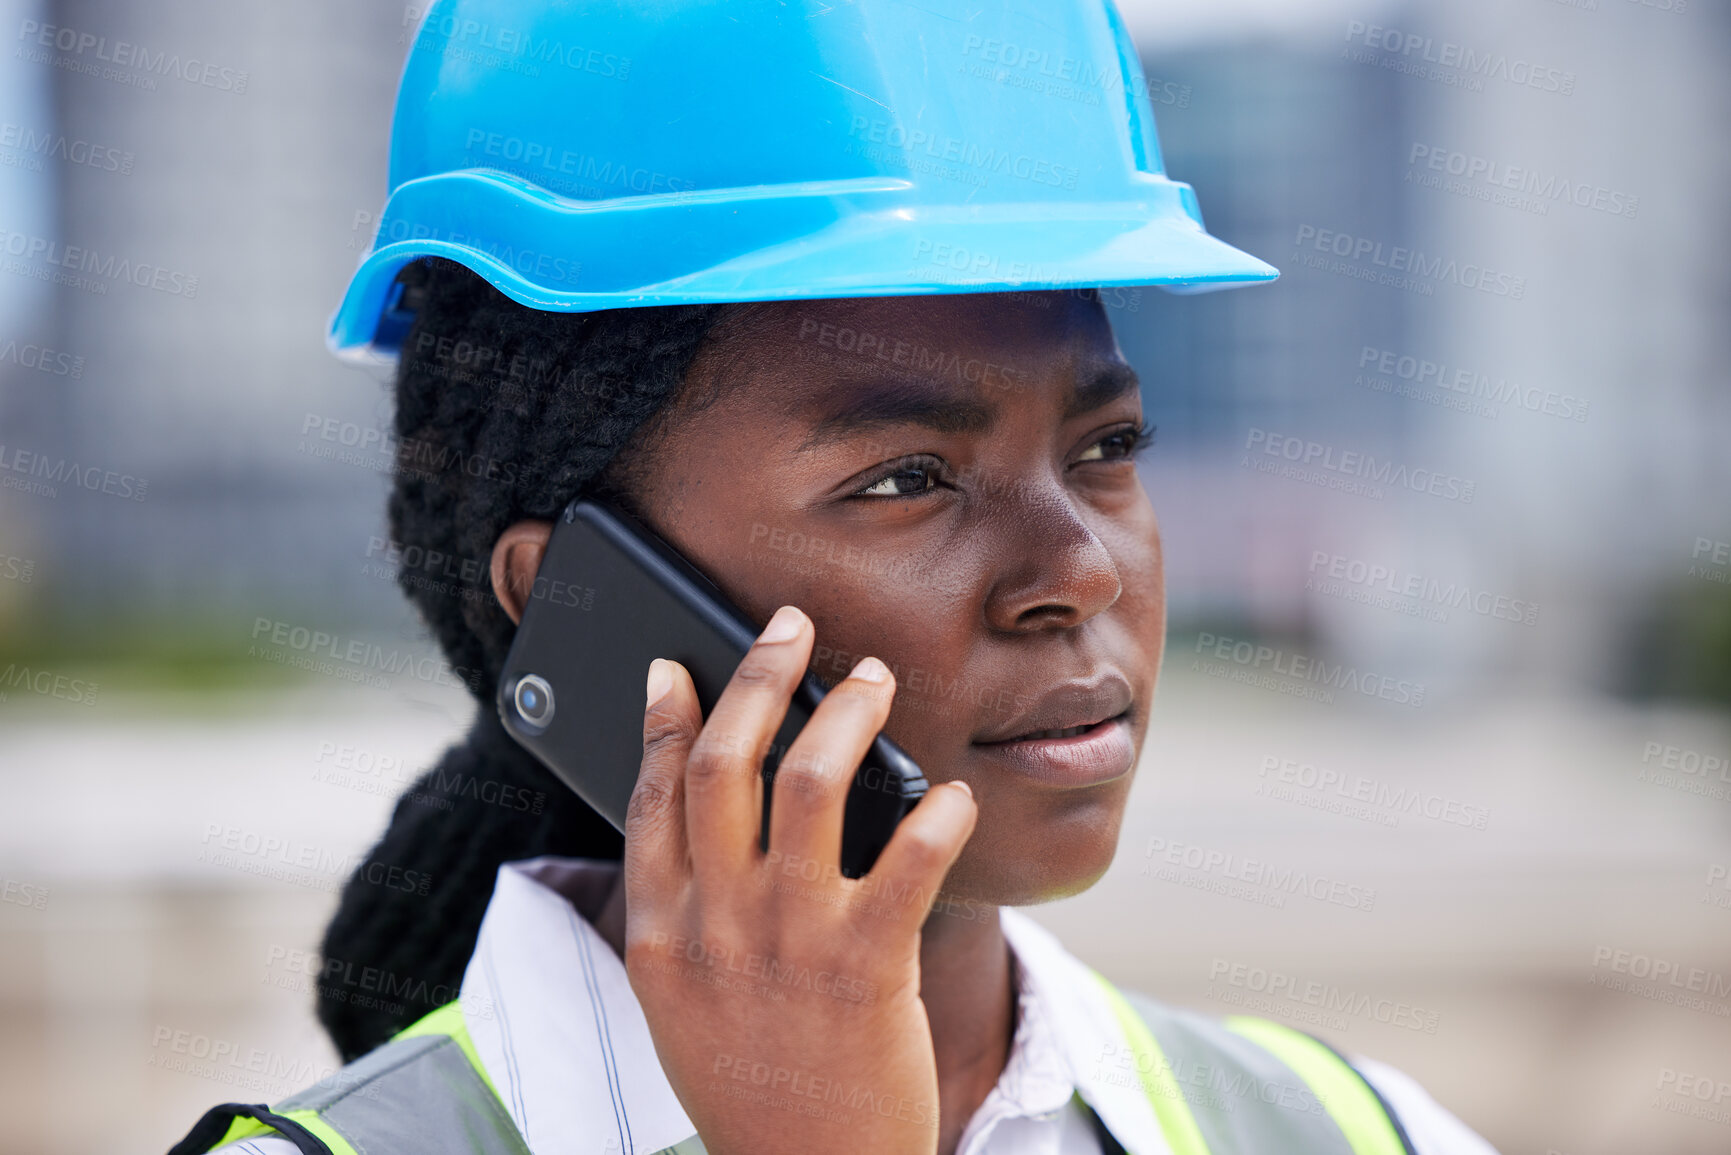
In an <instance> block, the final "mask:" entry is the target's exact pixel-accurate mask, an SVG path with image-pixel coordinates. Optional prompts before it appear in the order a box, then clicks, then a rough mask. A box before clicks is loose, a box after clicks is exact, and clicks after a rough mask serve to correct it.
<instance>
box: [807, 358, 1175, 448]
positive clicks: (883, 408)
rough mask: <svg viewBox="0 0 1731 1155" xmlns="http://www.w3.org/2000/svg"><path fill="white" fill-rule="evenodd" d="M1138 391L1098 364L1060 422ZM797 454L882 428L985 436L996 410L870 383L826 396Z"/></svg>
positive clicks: (1116, 369)
mask: <svg viewBox="0 0 1731 1155" xmlns="http://www.w3.org/2000/svg"><path fill="white" fill-rule="evenodd" d="M1139 388H1141V381H1140V379H1139V378H1137V376H1136V371H1135V370H1134V369H1132V368H1130V366H1128V365H1126V364H1124V363H1123V362H1121V361H1117V362H1113V361H1107V362H1099V363H1097V364H1096V365H1094V366H1093V367H1092V368H1091V369H1090V370H1089V371H1088V375H1087V376H1086V377H1085V378H1084V379H1083V381H1082V382H1081V384H1079V385H1078V386H1076V388H1074V389H1073V390H1072V391H1071V393H1070V396H1069V398H1068V399H1067V400H1066V401H1065V403H1064V412H1063V415H1062V419H1063V420H1065V421H1068V420H1070V419H1071V418H1073V417H1079V416H1081V415H1082V414H1084V413H1090V412H1092V411H1093V410H1095V409H1099V408H1101V407H1103V406H1106V405H1109V404H1111V403H1112V402H1113V401H1116V400H1118V399H1119V398H1120V397H1123V396H1124V395H1125V394H1127V393H1133V392H1135V391H1136V390H1137V389H1139ZM832 397H833V398H836V399H837V403H834V404H832V405H829V406H826V407H825V409H824V411H823V416H822V417H820V418H819V419H818V421H817V423H816V424H815V425H814V426H813V427H812V431H811V433H809V434H808V435H807V436H806V438H805V440H804V441H803V442H802V443H801V444H800V446H799V450H798V452H801V453H804V452H807V451H809V450H813V449H818V448H821V447H822V446H825V445H828V444H830V443H831V442H835V441H841V440H844V439H846V438H848V437H853V436H857V435H859V434H861V433H866V432H869V431H871V430H873V429H878V428H882V427H883V426H886V425H920V426H924V427H925V428H927V429H931V430H934V431H936V432H938V433H986V432H989V431H990V430H991V428H992V425H993V424H994V423H995V422H996V421H997V419H998V408H997V406H995V405H988V404H987V403H985V402H983V401H977V400H974V399H973V398H964V397H946V396H944V395H942V394H940V393H936V392H934V391H933V390H932V389H931V387H930V386H928V385H926V384H923V383H919V382H913V381H885V380H882V379H881V378H880V379H873V380H871V381H864V382H861V383H860V384H858V385H855V386H851V387H844V388H843V389H842V390H840V391H838V394H832Z"/></svg>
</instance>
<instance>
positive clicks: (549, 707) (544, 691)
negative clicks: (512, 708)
mask: <svg viewBox="0 0 1731 1155" xmlns="http://www.w3.org/2000/svg"><path fill="white" fill-rule="evenodd" d="M511 697H512V701H513V703H514V704H515V705H516V707H517V717H519V718H521V719H523V721H524V722H526V723H527V724H529V725H530V726H533V727H535V728H536V729H537V730H540V729H545V728H546V726H547V723H549V722H551V721H552V720H553V687H552V686H549V685H548V684H547V679H546V678H543V677H541V676H540V675H539V674H525V675H523V676H522V677H521V678H519V679H517V689H516V692H515V693H514V694H512V696H511Z"/></svg>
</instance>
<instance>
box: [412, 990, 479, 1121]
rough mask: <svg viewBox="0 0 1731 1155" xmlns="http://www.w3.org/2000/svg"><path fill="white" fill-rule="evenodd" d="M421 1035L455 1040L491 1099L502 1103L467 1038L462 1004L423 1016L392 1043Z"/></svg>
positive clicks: (467, 1029) (446, 1006)
mask: <svg viewBox="0 0 1731 1155" xmlns="http://www.w3.org/2000/svg"><path fill="white" fill-rule="evenodd" d="M421 1035H449V1036H450V1037H451V1038H453V1039H455V1040H457V1045H458V1046H459V1047H461V1048H463V1054H465V1055H467V1056H468V1058H469V1065H470V1066H471V1067H473V1068H475V1073H476V1074H477V1075H479V1076H481V1082H483V1083H485V1084H487V1090H489V1091H491V1092H493V1098H495V1099H498V1100H499V1102H500V1103H501V1104H502V1103H504V1101H505V1099H504V1096H502V1095H500V1094H499V1088H497V1087H495V1086H493V1080H492V1079H491V1078H489V1077H488V1075H487V1068H486V1067H484V1066H482V1065H481V1055H480V1053H479V1052H478V1051H476V1050H475V1040H474V1039H471V1038H470V1037H469V1024H468V1023H466V1022H464V1021H463V1004H462V1003H460V1002H450V1003H446V1004H445V1005H444V1006H442V1007H440V1008H439V1009H438V1010H436V1011H433V1012H432V1013H431V1014H428V1015H425V1016H423V1017H422V1018H421V1019H420V1020H419V1021H418V1022H416V1023H414V1024H413V1025H412V1026H409V1027H405V1028H403V1029H402V1030H401V1031H398V1032H397V1033H396V1034H395V1035H394V1036H392V1041H395V1040H396V1039H413V1038H418V1037H419V1036H421Z"/></svg>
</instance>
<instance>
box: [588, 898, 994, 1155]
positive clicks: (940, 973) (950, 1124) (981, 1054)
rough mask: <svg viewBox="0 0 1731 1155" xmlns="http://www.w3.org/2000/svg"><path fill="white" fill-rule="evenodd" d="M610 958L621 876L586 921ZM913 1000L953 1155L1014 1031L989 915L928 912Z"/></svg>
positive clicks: (619, 939) (983, 909)
mask: <svg viewBox="0 0 1731 1155" xmlns="http://www.w3.org/2000/svg"><path fill="white" fill-rule="evenodd" d="M594 926H595V929H596V931H598V932H599V933H600V935H601V937H602V938H604V939H606V940H607V944H608V945H609V946H611V947H612V948H613V953H614V954H616V955H618V956H619V957H620V958H624V957H625V886H624V875H623V874H621V875H620V876H619V878H618V880H616V881H615V883H614V887H613V893H612V894H610V895H609V896H608V899H607V904H606V906H604V907H603V908H602V910H601V912H600V914H599V915H598V916H597V917H596V918H595V920H594ZM920 1000H921V1001H922V1002H923V1003H925V1005H926V1020H927V1021H928V1022H929V1023H930V1024H931V1028H932V1055H933V1058H934V1059H935V1061H936V1065H937V1072H938V1119H939V1124H938V1155H953V1153H954V1152H955V1150H956V1148H957V1146H958V1145H959V1144H960V1142H961V1138H962V1132H963V1131H965V1130H966V1129H967V1126H968V1120H970V1119H972V1118H973V1116H974V1112H975V1111H977V1110H978V1109H979V1107H980V1104H981V1103H983V1102H985V1101H986V1096H987V1095H989V1094H991V1092H992V1088H993V1087H995V1086H996V1085H997V1082H998V1077H999V1076H1000V1075H1002V1074H1003V1072H1004V1064H1005V1062H1007V1061H1008V1059H1009V1057H1010V1043H1011V1041H1012V1039H1013V1038H1014V1035H1015V1026H1016V982H1015V975H1014V973H1013V972H1012V969H1011V961H1010V947H1009V943H1007V942H1006V941H1005V940H1004V931H1003V927H1002V926H1001V925H1000V924H999V922H998V910H997V908H996V907H990V906H984V905H979V904H972V905H970V906H969V907H968V916H967V917H964V916H962V915H960V914H955V913H951V912H949V911H946V910H945V909H943V908H942V907H940V908H939V909H937V910H935V911H934V912H933V913H932V914H931V916H930V917H929V918H927V919H926V924H925V926H924V928H923V929H922V930H921V932H920Z"/></svg>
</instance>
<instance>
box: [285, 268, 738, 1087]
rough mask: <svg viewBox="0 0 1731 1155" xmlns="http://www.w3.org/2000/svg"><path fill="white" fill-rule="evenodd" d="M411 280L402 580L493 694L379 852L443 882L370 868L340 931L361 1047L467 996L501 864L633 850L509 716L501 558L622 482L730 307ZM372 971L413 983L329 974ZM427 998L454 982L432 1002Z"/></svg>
mask: <svg viewBox="0 0 1731 1155" xmlns="http://www.w3.org/2000/svg"><path fill="white" fill-rule="evenodd" d="M400 280H401V281H402V282H403V284H404V296H403V306H404V307H405V308H408V309H412V310H413V311H414V313H415V319H414V321H413V323H412V324H411V326H410V328H409V331H408V333H407V335H406V336H405V337H404V340H403V344H402V354H401V361H400V363H399V366H398V370H397V381H396V425H395V428H396V434H397V439H398V447H397V473H396V481H395V485H394V488H393V491H392V493H391V497H390V504H389V512H390V526H391V536H392V540H393V541H394V542H395V543H396V545H397V547H398V548H399V549H400V550H401V551H402V556H403V559H404V564H402V565H401V566H400V567H399V570H398V576H397V580H398V584H399V585H401V586H402V588H403V591H404V593H406V594H407V595H408V597H409V600H410V601H411V602H413V603H414V605H415V606H416V608H417V609H418V610H419V612H420V615H421V618H422V619H423V620H424V621H425V622H426V624H427V626H428V628H429V629H430V630H431V631H432V633H433V635H434V637H435V638H437V640H438V642H439V645H440V647H441V649H442V650H443V651H444V654H445V656H446V658H447V659H448V660H449V661H450V663H451V665H452V667H453V668H454V669H455V670H456V672H457V673H458V674H459V676H461V677H462V678H463V679H464V681H465V682H466V683H467V684H468V686H469V689H470V691H471V692H472V693H473V694H474V695H475V697H476V698H477V699H479V714H478V717H477V719H476V722H475V724H474V726H473V728H472V729H471V731H470V733H469V735H468V736H467V738H466V740H465V741H464V742H463V743H462V744H460V745H457V746H453V747H452V748H451V749H449V750H447V751H446V752H445V754H444V756H443V757H442V758H441V760H440V762H439V764H438V765H437V767H435V768H434V769H433V770H432V771H430V772H429V773H427V774H425V775H423V776H422V777H421V778H420V779H419V780H418V781H417V782H416V783H415V785H414V786H413V787H411V788H410V790H409V791H408V792H407V793H406V794H405V795H404V797H403V798H402V799H401V800H399V801H398V803H397V806H396V809H395V811H394V812H393V814H392V816H391V823H390V826H389V828H387V829H386V831H385V833H384V836H383V837H382V838H381V839H380V840H379V843H378V844H377V845H376V846H375V847H374V848H373V850H372V852H371V854H370V855H369V856H368V859H367V862H368V864H372V863H375V862H376V863H382V864H385V865H387V866H393V867H400V868H402V870H403V871H404V872H407V871H411V870H412V871H415V872H417V873H416V875H414V876H413V877H414V878H416V879H417V880H422V879H424V880H425V883H426V892H425V893H421V891H420V889H419V887H418V886H417V887H416V889H415V890H412V891H404V890H399V889H394V888H391V887H386V886H380V885H376V884H375V883H373V882H372V881H370V880H369V878H368V877H367V871H366V869H365V867H363V868H362V870H360V871H357V872H356V873H355V875H354V876H353V877H352V878H350V880H349V882H348V884H347V886H346V887H345V888H344V890H343V895H342V901H341V904H340V906H339V908H338V910H337V912H336V915H335V916H334V917H333V918H332V920H331V923H330V926H329V927H328V928H327V929H326V932H325V938H324V943H323V946H322V952H323V955H324V959H325V963H324V973H325V977H326V979H327V982H325V983H321V984H320V988H319V999H318V1015H319V1019H320V1021H321V1022H322V1023H323V1024H324V1026H325V1029H326V1030H327V1031H328V1032H329V1033H330V1035H331V1038H332V1039H333V1040H334V1041H335V1043H336V1045H337V1049H338V1051H339V1052H341V1054H342V1055H343V1058H344V1059H345V1060H348V1059H352V1058H354V1057H356V1056H358V1055H361V1054H364V1053H366V1052H367V1051H369V1050H371V1049H373V1048H374V1047H376V1046H378V1045H379V1044H380V1043H382V1042H384V1041H385V1040H386V1039H388V1038H389V1037H390V1036H391V1035H392V1034H394V1033H395V1032H396V1031H398V1030H400V1029H402V1028H403V1027H405V1026H407V1025H408V1024H409V1023H411V1022H413V1021H414V1020H415V1019H417V1018H419V1017H421V1016H422V1015H424V1014H426V1013H427V1012H429V1011H431V1010H433V1009H435V1007H436V1005H437V1002H440V1001H448V1000H449V999H450V998H452V997H455V993H456V990H457V989H458V987H459V985H460V983H461V981H462V977H463V971H464V969H465V967H466V966H467V963H468V960H469V955H470V954H471V953H472V952H473V950H474V946H475V939H476V935H477V934H478V932H479V930H480V925H481V916H482V914H483V912H484V911H485V909H486V905H487V902H488V900H489V899H490V897H491V896H492V892H493V880H494V876H495V874H496V873H497V871H498V867H499V864H500V863H502V862H507V861H511V860H513V859H519V858H532V857H535V856H537V855H541V854H565V855H573V856H581V857H588V858H617V857H619V856H620V854H621V853H622V848H623V841H622V839H621V837H620V835H619V833H618V832H617V831H616V830H614V829H613V827H612V826H611V825H610V824H609V823H608V822H607V821H606V820H605V819H603V818H602V817H601V816H600V815H598V814H596V813H595V811H593V810H592V809H590V808H589V807H588V806H587V805H586V804H585V803H584V802H583V801H582V800H581V799H579V798H578V797H577V796H576V795H575V794H574V793H572V792H571V791H570V790H569V789H568V788H567V787H566V786H565V785H564V784H563V783H561V782H560V781H558V779H556V778H555V777H554V776H553V775H552V773H551V772H549V771H548V770H547V769H546V768H545V767H543V766H542V765H541V764H540V763H539V762H538V761H537V760H536V759H535V758H534V757H533V756H532V755H530V754H529V753H528V752H527V751H525V750H523V749H522V748H521V747H519V746H518V745H517V744H516V743H515V742H514V741H513V740H512V739H511V738H510V736H509V735H508V734H506V733H505V730H504V727H503V726H502V725H501V724H500V723H499V720H498V718H497V717H496V716H495V714H494V710H493V703H492V696H493V690H494V687H495V686H496V685H497V682H498V679H499V674H500V671H501V669H502V668H503V665H504V659H505V654H506V652H507V651H508V650H509V648H510V645H511V638H512V635H513V633H514V632H515V626H514V625H513V624H512V622H511V619H510V617H509V616H507V615H506V613H505V611H504V609H503V608H502V607H501V606H500V605H499V603H498V600H497V599H496V598H495V597H494V596H493V593H492V589H491V586H490V584H489V578H488V572H489V560H490V557H491V554H492V549H493V543H494V542H495V541H497V540H498V538H499V535H500V534H501V533H503V532H504V530H505V529H506V528H507V527H508V526H510V525H512V524H513V523H515V522H517V521H520V520H522V519H524V518H544V519H547V520H553V519H554V518H556V517H557V516H558V514H559V513H560V511H561V510H562V509H563V508H564V507H565V506H566V505H567V504H568V503H569V502H570V501H571V500H572V499H573V498H575V497H576V496H577V495H578V494H579V493H582V492H589V491H596V492H599V491H605V490H608V489H609V488H611V486H610V483H609V480H608V479H609V478H610V477H611V476H612V475H613V472H614V471H612V470H609V469H608V467H609V465H610V464H611V465H616V466H617V467H618V468H620V469H623V468H624V467H625V466H626V465H627V464H628V460H629V457H630V453H631V451H632V449H634V448H635V447H636V446H637V445H640V444H642V442H643V441H644V440H645V439H646V438H647V436H649V435H650V434H651V433H652V431H653V428H654V424H655V423H654V422H653V421H652V420H651V418H653V417H655V416H656V415H657V414H658V413H662V412H664V408H663V407H664V406H665V404H666V403H667V401H668V400H669V399H670V398H672V397H673V396H674V394H675V393H676V391H677V390H678V388H679V386H680V384H681V382H682V381H683V379H684V377H685V373H686V370H687V369H688V368H689V367H690V364H691V362H692V360H693V358H694V357H695V356H696V354H697V350H698V348H699V346H700V345H701V344H702V343H703V340H704V338H705V337H706V336H707V334H708V333H709V331H710V329H711V328H712V327H713V325H714V324H715V323H716V321H717V320H719V319H720V316H721V314H722V312H723V310H725V309H726V308H728V307H727V306H720V305H679V306H669V307H665V308H642V309H618V310H609V311H605V312H598V313H550V312H541V311H537V310H534V309H530V308H527V307H525V306H522V305H518V304H516V303H515V302H513V301H511V300H509V299H508V298H506V297H505V296H504V295H503V294H501V293H499V292H498V291H497V290H495V289H493V288H492V286H490V285H489V284H487V283H486V282H485V281H484V280H482V279H481V278H480V277H478V276H476V275H475V274H474V273H471V272H470V271H469V270H467V269H465V268H463V267H462V266H460V265H457V264H454V263H452V262H448V261H440V260H426V261H421V262H417V263H416V264H414V265H411V266H410V267H409V268H408V269H407V270H405V272H404V274H403V276H402V277H401V278H400ZM628 445H630V446H631V449H626V451H625V452H624V453H623V454H622V453H621V450H622V449H624V448H625V447H627V446H628ZM604 471H607V472H606V473H605V474H604ZM430 558H439V559H442V560H444V561H446V563H447V564H446V565H445V566H444V567H443V568H442V569H441V570H440V572H439V574H438V578H439V579H445V575H446V573H447V572H448V570H449V564H448V562H449V561H450V560H455V561H456V562H457V563H458V564H459V568H460V570H461V572H462V574H463V578H462V580H460V581H451V580H434V578H433V575H432V574H431V573H430V572H429V571H431V570H432V569H433V567H432V566H425V567H423V566H420V565H419V564H418V562H416V561H415V560H414V559H430ZM486 783H496V784H497V786H496V787H495V788H494V789H493V790H492V791H490V792H489V793H490V795H491V797H493V798H494V799H496V801H484V800H483V799H482V797H481V794H482V791H481V790H480V789H479V786H480V784H486ZM507 797H508V798H510V799H511V802H510V803H509V804H507V803H506V802H505V801H504V800H505V799H506V798H507ZM374 873H376V872H374ZM399 877H409V876H408V875H406V873H405V874H404V875H400V876H399ZM367 967H371V968H374V969H375V970H376V971H377V972H379V973H380V974H381V975H383V976H388V983H389V985H388V986H387V987H386V988H385V989H386V990H387V991H395V992H406V994H405V996H404V1001H400V1002H399V1001H396V1000H394V999H383V1000H380V999H368V1000H363V1001H365V1002H366V1003H368V1004H369V1005H366V1006H361V1005H358V1004H357V1003H356V1002H355V1001H353V1000H352V999H351V998H350V997H349V996H350V995H351V994H353V993H356V992H354V991H353V989H352V988H347V989H345V988H342V987H338V986H336V985H335V984H332V983H330V982H329V981H328V980H329V979H331V978H333V977H335V976H337V975H343V976H349V975H354V974H359V973H360V972H361V971H362V970H363V969H364V968H367ZM381 981H384V980H381ZM427 992H440V993H441V994H440V996H439V997H438V998H437V999H436V1001H434V1002H428V999H429V998H430V997H433V996H431V995H429V994H428V993H427Z"/></svg>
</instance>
